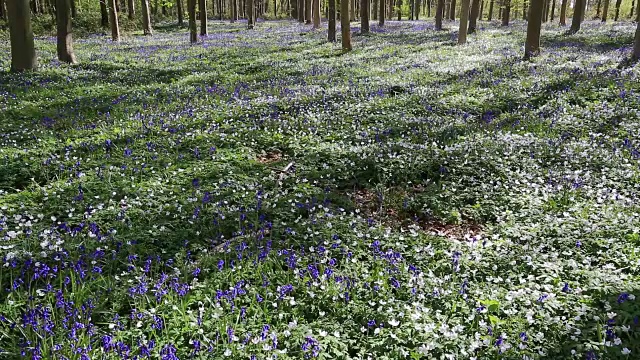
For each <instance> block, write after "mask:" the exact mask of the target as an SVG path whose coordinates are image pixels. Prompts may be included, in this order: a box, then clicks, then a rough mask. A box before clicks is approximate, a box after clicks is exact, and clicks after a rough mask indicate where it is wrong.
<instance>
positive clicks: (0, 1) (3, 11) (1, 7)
mask: <svg viewBox="0 0 640 360" xmlns="http://www.w3.org/2000/svg"><path fill="white" fill-rule="evenodd" d="M631 16H633V14H631ZM0 18H1V19H2V20H7V8H6V7H5V1H4V0H0Z"/></svg>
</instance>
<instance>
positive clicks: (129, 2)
mask: <svg viewBox="0 0 640 360" xmlns="http://www.w3.org/2000/svg"><path fill="white" fill-rule="evenodd" d="M135 15H136V9H135V5H134V2H133V0H127V17H128V18H129V20H133V18H134V16H135Z"/></svg>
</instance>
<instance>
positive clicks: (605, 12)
mask: <svg viewBox="0 0 640 360" xmlns="http://www.w3.org/2000/svg"><path fill="white" fill-rule="evenodd" d="M608 15H609V0H604V7H603V9H602V22H607V16H608Z"/></svg>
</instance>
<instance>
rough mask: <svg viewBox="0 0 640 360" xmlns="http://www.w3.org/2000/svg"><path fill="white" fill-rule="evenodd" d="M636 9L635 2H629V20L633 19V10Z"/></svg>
mask: <svg viewBox="0 0 640 360" xmlns="http://www.w3.org/2000/svg"><path fill="white" fill-rule="evenodd" d="M635 7H636V0H631V11H630V12H629V19H633V10H634V8H635Z"/></svg>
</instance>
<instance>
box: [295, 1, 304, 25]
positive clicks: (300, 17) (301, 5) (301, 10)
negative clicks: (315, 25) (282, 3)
mask: <svg viewBox="0 0 640 360" xmlns="http://www.w3.org/2000/svg"><path fill="white" fill-rule="evenodd" d="M293 1H297V2H298V22H299V23H304V3H305V1H304V0H293Z"/></svg>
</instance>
